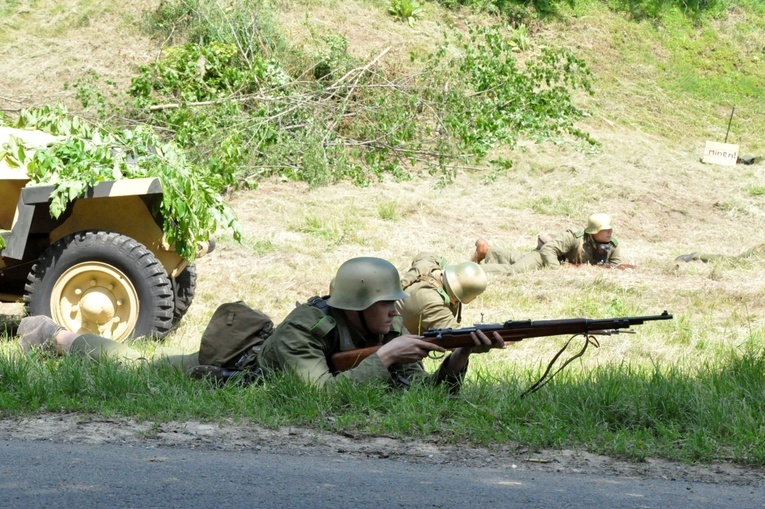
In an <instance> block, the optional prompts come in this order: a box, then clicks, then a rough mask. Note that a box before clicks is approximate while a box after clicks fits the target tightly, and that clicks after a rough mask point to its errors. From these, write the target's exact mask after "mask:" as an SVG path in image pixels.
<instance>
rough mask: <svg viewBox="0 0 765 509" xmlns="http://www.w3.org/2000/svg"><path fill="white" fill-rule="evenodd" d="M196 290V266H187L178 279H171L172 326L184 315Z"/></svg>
mask: <svg viewBox="0 0 765 509" xmlns="http://www.w3.org/2000/svg"><path fill="white" fill-rule="evenodd" d="M196 290H197V266H196V265H194V264H193V263H192V264H189V265H188V266H187V267H186V268H185V269H184V270H183V272H181V273H180V274H178V277H176V278H175V279H173V294H174V295H173V298H174V300H175V308H174V309H173V325H177V324H178V322H180V321H181V319H182V318H183V317H184V315H186V312H187V311H188V310H189V306H191V302H192V301H193V300H194V293H195V292H196Z"/></svg>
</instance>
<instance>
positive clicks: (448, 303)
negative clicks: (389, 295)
mask: <svg viewBox="0 0 765 509" xmlns="http://www.w3.org/2000/svg"><path fill="white" fill-rule="evenodd" d="M444 265H445V260H443V259H442V258H439V257H437V256H436V255H434V254H431V253H420V254H418V255H417V256H416V257H415V259H414V260H413V261H412V267H411V268H410V269H409V270H408V271H407V272H406V273H405V274H404V276H403V277H402V278H401V287H402V288H403V289H404V291H405V292H406V293H408V294H409V297H407V298H406V299H403V300H399V301H397V302H396V309H398V312H399V313H401V316H402V318H403V321H404V327H406V329H407V330H408V331H410V332H411V333H412V334H418V335H420V334H422V333H423V332H424V331H426V330H428V329H431V328H434V329H448V328H458V327H459V326H460V321H461V319H460V315H461V310H462V308H461V306H462V305H461V304H460V302H459V301H458V300H457V299H455V298H453V297H450V296H449V292H447V291H446V289H445V288H444V284H443V270H442V269H443V267H444Z"/></svg>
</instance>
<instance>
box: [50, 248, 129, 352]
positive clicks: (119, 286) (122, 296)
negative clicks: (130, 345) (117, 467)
mask: <svg viewBox="0 0 765 509" xmlns="http://www.w3.org/2000/svg"><path fill="white" fill-rule="evenodd" d="M50 310H51V316H52V317H53V319H54V320H55V321H56V322H57V323H59V324H60V325H63V326H64V327H66V328H67V329H68V330H70V331H72V332H77V333H79V334H87V333H92V334H98V335H101V336H104V337H107V338H111V339H114V340H116V341H124V340H125V339H127V338H128V337H129V336H130V333H131V332H132V331H133V329H135V326H136V323H137V321H138V311H139V302H138V292H136V289H135V287H134V286H133V284H132V283H131V282H130V280H129V279H128V278H127V277H125V274H123V273H122V272H120V271H119V270H117V269H116V268H114V267H113V266H111V265H108V264H106V263H101V262H87V263H80V264H77V265H74V266H72V267H71V268H69V269H68V270H67V271H66V272H64V273H63V274H62V275H61V277H60V278H58V281H56V283H55V284H54V285H53V291H52V292H51V301H50Z"/></svg>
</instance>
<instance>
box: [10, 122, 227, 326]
mask: <svg viewBox="0 0 765 509" xmlns="http://www.w3.org/2000/svg"><path fill="white" fill-rule="evenodd" d="M10 136H15V137H18V138H20V139H22V140H23V141H24V143H25V145H26V146H27V147H29V148H37V149H40V148H43V147H45V146H46V145H48V144H49V143H51V142H52V141H54V140H55V137H54V136H52V135H49V134H47V133H44V132H41V131H27V130H20V129H14V128H9V127H3V126H0V147H1V146H3V144H4V143H6V142H7V141H8V140H9V139H10ZM53 190H54V186H53V185H31V184H30V178H29V176H28V175H27V172H26V169H25V168H15V167H11V166H10V165H8V164H7V163H5V162H4V161H3V160H0V236H2V241H3V242H0V302H22V301H23V303H24V308H25V311H26V313H27V314H31V315H32V314H34V315H38V314H42V315H47V316H50V317H52V318H53V319H54V320H56V322H58V323H59V324H61V325H63V326H64V327H66V328H67V329H68V330H70V331H72V332H79V333H96V334H100V335H102V336H106V337H110V338H112V339H116V340H118V341H124V340H126V339H129V338H137V337H145V336H152V337H157V338H162V337H164V336H165V335H166V334H167V333H168V332H169V331H170V329H171V328H172V326H173V325H174V324H176V323H177V322H178V321H179V320H180V319H181V318H182V317H183V315H184V314H185V313H186V311H187V310H188V308H189V306H190V305H191V301H192V299H193V298H194V291H195V288H196V267H195V265H194V264H189V263H188V261H187V260H186V259H184V258H183V257H181V256H179V255H178V254H177V253H176V252H175V251H174V249H173V246H172V245H169V244H168V242H167V240H166V236H165V235H164V233H163V230H162V224H163V221H162V217H160V216H159V212H157V211H159V210H160V207H159V206H158V205H159V203H160V202H161V200H162V185H161V182H160V180H159V179H158V178H141V179H123V180H115V181H107V182H101V183H98V184H97V185H95V186H93V187H90V188H88V191H87V195H86V196H85V197H82V198H77V199H75V200H74V201H72V202H70V203H69V205H68V207H67V209H66V211H65V212H64V213H63V214H61V215H60V216H59V217H58V218H53V217H52V216H51V213H50V207H49V206H50V200H49V197H50V194H51V192H52V191H53ZM3 246H4V247H3ZM211 246H214V243H212V242H210V243H205V245H200V246H199V248H200V251H199V256H201V255H204V254H205V253H207V252H209V251H211V250H212V249H211Z"/></svg>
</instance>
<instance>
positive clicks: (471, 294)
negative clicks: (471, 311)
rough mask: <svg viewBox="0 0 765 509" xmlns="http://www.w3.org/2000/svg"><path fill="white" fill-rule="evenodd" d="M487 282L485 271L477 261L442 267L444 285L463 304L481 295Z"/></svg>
mask: <svg viewBox="0 0 765 509" xmlns="http://www.w3.org/2000/svg"><path fill="white" fill-rule="evenodd" d="M487 283H488V278H487V277H486V272H484V270H483V269H482V268H481V266H480V265H478V264H477V263H474V262H465V263H460V264H457V265H447V266H446V267H444V286H446V289H447V290H448V291H449V292H450V293H451V294H452V295H454V296H455V297H457V300H458V301H460V302H462V303H463V304H467V303H469V302H471V301H472V300H473V299H475V298H476V297H478V296H479V295H481V294H482V293H483V291H484V290H486V284H487Z"/></svg>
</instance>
